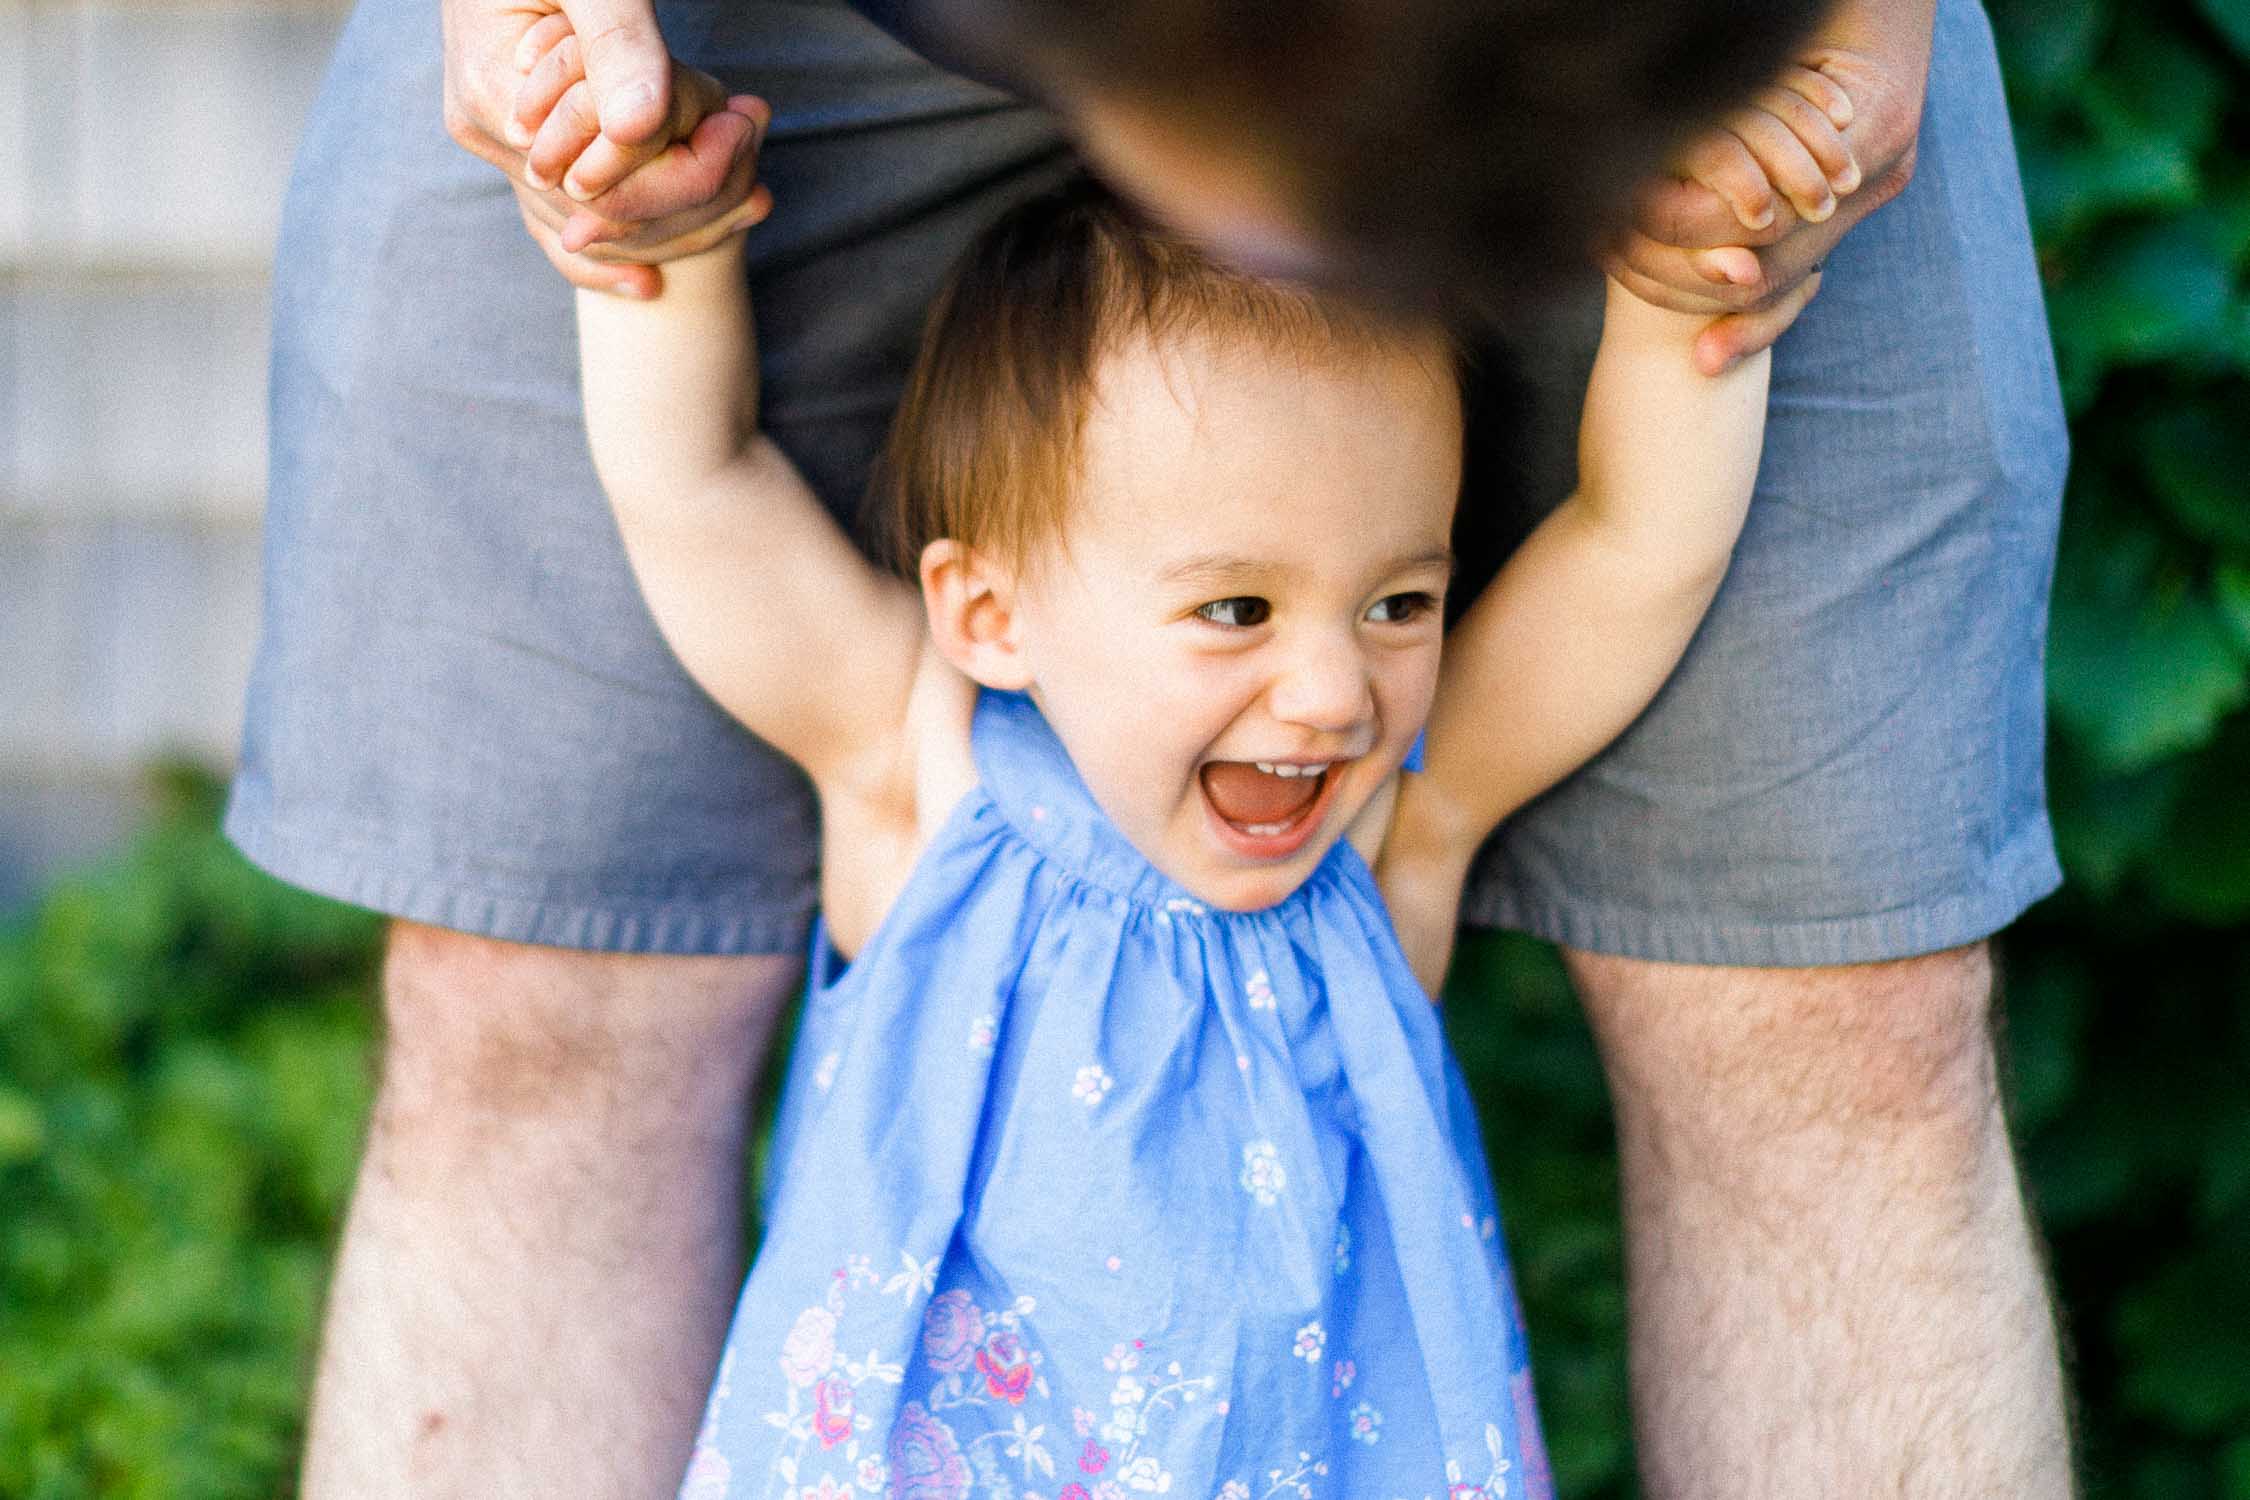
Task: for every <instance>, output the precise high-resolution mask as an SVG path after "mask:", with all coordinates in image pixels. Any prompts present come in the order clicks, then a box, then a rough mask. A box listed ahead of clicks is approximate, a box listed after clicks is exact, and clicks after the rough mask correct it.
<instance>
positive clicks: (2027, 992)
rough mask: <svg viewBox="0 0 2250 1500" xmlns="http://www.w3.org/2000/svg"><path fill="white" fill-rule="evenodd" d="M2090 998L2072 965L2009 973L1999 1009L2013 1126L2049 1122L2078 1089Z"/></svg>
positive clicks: (2032, 1126) (2021, 1128)
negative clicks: (2002, 1010)
mask: <svg viewBox="0 0 2250 1500" xmlns="http://www.w3.org/2000/svg"><path fill="white" fill-rule="evenodd" d="M2090 999H2091V996H2090V993H2089V986H2088V984H2087V981H2086V976H2085V975H2084V974H2082V973H2080V972H2078V971H2077V970H2076V969H2072V968H2066V967H2063V966H2061V965H2050V966H2048V967H2047V968H2045V969H2038V968H2034V969H2031V970H2029V971H2028V972H2025V973H2021V974H2011V975H2010V976H2009V979H2008V983H2007V986H2006V997H2005V1010H2004V1012H2003V1014H2004V1016H2005V1030H2004V1035H2005V1038H2006V1042H2007V1050H2006V1057H2007V1064H2008V1083H2009V1085H2010V1088H2009V1106H2010V1107H2009V1111H2008V1114H2009V1119H2010V1121H2011V1122H2012V1123H2013V1124H2014V1126H2015V1128H2016V1129H2017V1131H2019V1132H2029V1131H2033V1130H2037V1129H2039V1128H2040V1127H2041V1126H2043V1125H2045V1124H2047V1123H2048V1122H2049V1121H2050V1120H2052V1119H2054V1118H2055V1116H2056V1115H2057V1114H2059V1113H2060V1112H2061V1110H2062V1108H2063V1106H2064V1105H2065V1104H2067V1103H2068V1102H2069V1100H2070V1097H2071V1095H2072V1094H2073V1093H2074V1092H2075V1091H2076V1089H2077V1087H2078V1061H2079V1053H2080V1049H2081V1042H2080V1037H2081V1034H2082V1033H2083V1032H2084V1030H2085V1026H2086V1015H2087V1011H2088V1009H2089V1002H2090Z"/></svg>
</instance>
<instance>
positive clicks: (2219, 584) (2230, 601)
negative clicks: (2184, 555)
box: [2211, 563, 2250, 651]
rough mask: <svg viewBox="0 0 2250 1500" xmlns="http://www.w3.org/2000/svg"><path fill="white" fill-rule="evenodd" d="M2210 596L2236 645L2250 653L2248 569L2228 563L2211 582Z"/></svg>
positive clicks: (2249, 586) (2249, 568)
mask: <svg viewBox="0 0 2250 1500" xmlns="http://www.w3.org/2000/svg"><path fill="white" fill-rule="evenodd" d="M2211 596H2212V598H2213V599H2214V600H2215V601H2216V602H2217V603H2218V606H2219V615H2220V618H2222V619H2224V620H2225V621H2226V623H2227V628H2228V629H2229V630H2231V631H2233V632H2234V638H2235V641H2236V643H2237V644H2239V645H2240V646H2241V647H2242V649H2243V650H2245V651H2250V567H2245V566H2243V565H2241V564H2239V563H2229V564H2227V565H2226V566H2224V567H2222V568H2220V569H2219V570H2218V572H2217V574H2215V575H2214V576H2213V578H2212V580H2211Z"/></svg>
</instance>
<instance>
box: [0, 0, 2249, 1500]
mask: <svg viewBox="0 0 2250 1500" xmlns="http://www.w3.org/2000/svg"><path fill="white" fill-rule="evenodd" d="M1995 21H1996V25H1997V29H1998V32H1999V35H2000V39H2001V44H2002V50H2003V54H2004V58H2005V61H2006V63H2007V66H2008V69H2009V76H2010V86H2011V89H2012V98H2013V103H2014V107H2015V110H2016V113H2017V125H2018V140H2019V145H2020V149H2021V152H2022V156H2023V161H2024V171H2025V182H2026V191H2027V197H2028V200H2029V204H2030V208H2031V213H2032V218H2033V227H2034V232H2035V234H2036V236H2037V238H2038V241H2039V245H2040V252H2041V260H2042V265H2043V267H2044V269H2045V273H2046V275H2047V279H2048V291H2049V304H2050V309H2051V313H2052V317H2053V322H2054V332H2055V341H2056V345H2057V350H2058V355H2059V359H2060V362H2061V368H2062V371H2063V376H2064V383H2065V388H2066V393H2067V399H2068V402H2069V405H2070V409H2071V413H2072V431H2073V437H2074V442H2075V462H2074V468H2073V476H2072V481H2071V489H2070V494H2069V497H2068V502H2067V507H2066V517H2065V536H2064V547H2063V556H2062V562H2061V569H2060V576H2059V578H2058V582H2057V588H2056V596H2055V611H2054V629H2053V642H2052V648H2051V653H2050V695H2051V703H2052V707H2053V717H2054V724H2055V734H2054V740H2053V747H2052V748H2053V754H2052V766H2051V780H2052V800H2053V804H2054V811H2055V818H2056V824H2057V832H2058V836H2059V838H2060V841H2061V844H2062V847H2063V854H2064V862H2065V864H2066V866H2067V867H2068V869H2069V872H2070V876H2071V883H2070V885H2069V887H2068V888H2067V889H2066V891H2065V892H2064V894H2063V895H2061V896H2059V897H2057V898H2055V899H2054V900H2053V901H2051V902H2048V903H2047V904H2046V905H2044V906H2043V907H2042V908H2040V909H2039V910H2037V911H2035V912H2034V913H2033V914H2032V915H2031V916H2030V917H2029V918H2028V919H2026V921H2025V922H2023V923H2022V924H2021V925H2020V926H2019V927H2018V928H2017V930H2016V931H2015V933H2014V934H2012V935H2011V938H2010V940H2009V944H2008V959H2009V963H2008V970H2009V973H2008V983H2007V986H2006V991H2007V993H2006V1005H2005V1012H2006V1026H2007V1033H2006V1042H2007V1057H2008V1082H2009V1092H2010V1098H2011V1106H2012V1111H2013V1118H2014V1120H2015V1122H2016V1126H2017V1129H2018V1133H2019V1137H2020V1139H2021V1140H2022V1142H2023V1147H2024V1165H2025V1172H2026V1177H2027V1179H2028V1188H2029V1191H2030V1194H2031V1196H2032V1199H2033V1201H2034V1203H2035V1205H2036V1207H2037V1209H2038V1211H2039V1214H2040V1217H2041V1220H2042V1224H2043V1227H2044V1229H2045V1231H2046V1234H2047V1236H2048V1239H2049V1243H2050V1246H2051V1249H2052V1255H2053V1266H2054V1275H2055V1280H2056V1284H2057V1286H2058V1289H2059V1291H2060V1293H2061V1297H2062V1302H2063V1306H2064V1309H2065V1316H2066V1319H2067V1322H2068V1333H2069V1338H2070V1341H2071V1343H2072V1345H2073V1349H2074V1380H2075V1383H2076V1386H2077V1392H2078V1397H2079V1401H2080V1405H2081V1410H2082V1422H2081V1426H2082V1432H2083V1443H2084V1448H2085V1455H2086V1458H2085V1461H2086V1466H2087V1470H2088V1473H2089V1476H2090V1480H2091V1484H2090V1489H2091V1490H2092V1491H2093V1492H2095V1493H2099V1494H2105V1495H2119V1496H2126V1497H2132V1500H2141V1497H2147V1500H2250V1009H2246V1007H2245V1006H2244V1005H2243V1003H2242V998H2243V997H2244V996H2246V995H2250V930H2246V929H2250V708H2246V705H2250V299H2246V297H2245V291H2244V274H2243V273H2244V262H2245V259H2246V255H2250V161H2246V160H2245V154H2244V149H2243V148H2244V145H2245V141H2246V138H2250V118H2246V114H2250V111H2246V107H2245V100H2246V99H2250V91H2246V90H2245V88H2244V84H2245V82H2246V79H2250V0H2154V3H2150V4H2146V5H2130V6H2129V5H2126V4H2123V3H2121V0H1995ZM165 803H166V805H165V809H164V813H163V816H161V817H160V818H159V819H158V821H157V823H156V825H155V827H154V828H153V829H152V831H151V832H150V833H149V834H148V835H147V836H146V837H145V838H144V839H143V840H142V841H141V843H140V844H139V845H137V846H136V847H135V849H134V850H133V851H132V852H131V853H130V854H129V855H127V856H125V857H124V858H122V859H121V860H119V861H117V862H115V863H113V864H111V865H109V866H107V867H105V868H104V869H102V870H100V871H98V872H95V873H94V874H92V875H89V876H87V877H85V878H83V879H79V880H75V881H71V882H68V883H66V884H64V885H62V886H60V887H58V888H57V889H56V890H55V891H53V892H52V893H51V894H50V895H49V896H48V898H47V899H46V900H45V901H44V902H43V904H42V905H41V906H40V908H39V910H38V911H37V912H36V914H34V916H33V917H32V918H31V919H30V920H29V921H28V922H27V923H26V924H24V925H23V926H22V927H20V929H18V930H13V931H9V932H5V933H0V1497H9V1500H14V1497H24V1500H79V1497H91V1496H143V1495H146V1496H166V1497H174V1496H177V1497H186V1500H202V1497H221V1496H230V1497H231V1496H270V1495H277V1494H286V1493H287V1492H288V1490H289V1488H290V1479H289V1473H290V1467H291V1452H292V1450H293V1448H294V1446H295V1443H296V1440H297V1431H298V1424H299V1420H300V1412H301V1406H302V1390H303V1381H304V1377H305V1373H306V1370H307V1365H308V1356H309V1352H310V1341H311V1337H312V1328H313V1322H314V1318H315V1313H316V1304H317V1299H318V1295H319V1288H320V1285H321V1278H322V1275H323V1272H324V1267H325V1261H326V1257H327V1254H328V1252H329V1247H330V1245H331V1243H332V1239H333V1235H334V1233H335V1228H336V1224H337V1221H338V1217H339V1215H340V1212H341V1208H342V1204H343V1201H344V1195H345V1192H346V1190H347V1188H348V1185H349V1181H350V1176H351V1172H352V1166H353V1160H354V1156H355V1153H356V1147H357V1139H358V1132H359V1129H360V1125H361V1121H362V1117H363V1115H364V1111H365V1107H366V1101H367V1097H368V1090H367V1078H368V1046H369V1041H370V1030H371V1027H370V1014H371V1007H370V1005H369V1003H368V999H369V987H370V975H371V973H372V965H373V954H374V944H375V937H376V927H375V924H374V923H373V921H372V920H371V919H369V918H366V917H364V916H361V915H358V914H355V913H351V912H347V911H344V910H342V909H340V908H337V907H334V906H331V905H329V904H326V903H323V902H320V901H317V900H314V899H312V898H309V897H304V896H301V895H297V894H294V893H292V892H289V891H286V890H283V889H282V888H280V887H278V886H276V885H274V884H273V883H271V882H269V881H266V880H264V879H262V878H260V877H258V876H256V875H255V874H253V873H252V872H251V871H250V870H249V869H248V868H247V867H246V866H245V865H244V864H243V863H242V862H241V861H240V860H239V859H238V858H237V857H236V856H235V855H233V854H232V853H231V852H230V851H229V850H227V849H226V848H225V846H224V845H223V844H222V843H221V842H220V840H219V838H218V836H217V834H216V832H215V831H214V807H213V796H212V792H211V789H210V788H209V786H208V785H207V784H201V783H197V782H195V781H194V780H193V779H192V778H181V777H174V778H172V779H171V784H170V787H169V791H168V795H167V797H166V798H165ZM1454 993H1455V997H1456V1002H1457V1003H1456V1008H1455V1016H1454V1019H1455V1024H1456V1030H1457V1033H1458V1035H1457V1036H1456V1041H1457V1044H1458V1046H1459V1048H1460V1051H1461V1054H1462V1059H1463V1065H1464V1068H1465V1069H1466V1071H1467V1072H1468V1074H1469V1077H1470V1080H1471V1083H1472V1086H1473V1088H1474V1090H1475V1092H1476V1094H1477V1097H1478V1100H1479V1104H1480V1107H1481V1108H1482V1110H1483V1111H1484V1124H1485V1130H1486V1132H1487V1139H1488V1141H1489V1142H1490V1143H1491V1144H1492V1146H1493V1148H1494V1154H1495V1158H1496V1167H1497V1171H1498V1175H1499V1177H1500V1183H1501V1191H1502V1195H1503V1201H1504V1202H1505V1203H1506V1205H1507V1209H1508V1227H1509V1233H1510V1237H1511V1240H1512V1241H1513V1244H1514V1248H1515V1252H1516V1257H1517V1263H1518V1270H1519V1273H1520V1276H1521V1279H1522V1284H1523V1289H1524V1295H1525V1301H1526V1303H1527V1306H1528V1309H1529V1312H1530V1316H1531V1319H1532V1324H1533V1337H1534V1340H1535V1343H1536V1346H1537V1351H1538V1369H1539V1381H1540V1388H1541V1393H1542V1399H1543V1402H1544V1405H1545V1409H1546V1414H1547V1419H1548V1423H1549V1438H1550V1444H1551V1447H1552V1449H1553V1455H1554V1460H1555V1465H1556V1470H1557V1473H1558V1476H1559V1477H1560V1479H1561V1480H1562V1484H1563V1490H1564V1493H1565V1494H1567V1495H1570V1496H1573V1497H1604V1500H1613V1497H1619V1496H1624V1495H1628V1494H1630V1493H1631V1492H1632V1483H1631V1479H1630V1469H1631V1461H1632V1453H1631V1442H1630V1434H1629V1430H1628V1425H1627V1419H1626V1409H1625V1365H1624V1356H1623V1332H1624V1306H1623V1298H1622V1292H1621V1280H1620V1278H1621V1253H1620V1240H1619V1232H1618V1224H1617V1216H1616V1207H1615V1198H1616V1189H1617V1179H1616V1168H1615V1164H1614V1162H1613V1160H1612V1158H1611V1154H1610V1148H1609V1123H1608V1114H1607V1105H1606V1102H1605V1098H1604V1094H1603V1088H1602V1080H1601V1071H1600V1068H1599V1065H1598V1063H1597V1061H1596V1058H1595V1055H1594V1051H1593V1047H1592V1044H1591V1041H1590V1040H1589V1038H1588V1036H1587V1034H1586V1031H1585V1027H1584V1023H1583V1021H1582V1020H1581V1019H1580V1017H1579V1015H1578V1013H1577V1011H1576V1008H1575V1006H1574V1005H1573V1003H1572V1002H1571V1000H1570V998H1569V994H1568V991H1567V988H1566V986H1565V985H1564V982H1563V979H1562V975H1561V971H1560V969H1559V967H1558V965H1557V964H1556V962H1555V960H1554V957H1553V955H1552V953H1550V952H1549V951H1547V950H1545V949H1544V948H1542V947H1540V946H1539V945H1537V944H1532V943H1528V942H1525V941H1522V940H1520V939H1513V938H1499V937H1492V938H1480V939H1476V940H1473V941H1472V942H1471V943H1470V944H1468V945H1467V947H1466V948H1465V949H1464V953H1463V959H1462V962H1461V965H1460V968H1459V971H1458V973H1457V975H1456V978H1455V990H1454ZM1470 1014H1473V1016H1474V1024H1473V1025H1472V1024H1464V1018H1465V1017H1466V1016H1467V1015H1470Z"/></svg>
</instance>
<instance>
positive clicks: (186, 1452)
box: [0, 774, 376, 1500]
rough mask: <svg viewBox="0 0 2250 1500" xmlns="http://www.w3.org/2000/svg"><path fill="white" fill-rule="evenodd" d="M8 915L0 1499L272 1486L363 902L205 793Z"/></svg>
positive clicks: (320, 1224) (352, 998)
mask: <svg viewBox="0 0 2250 1500" xmlns="http://www.w3.org/2000/svg"><path fill="white" fill-rule="evenodd" d="M167 782H168V784H167V785H166V786H165V787H164V788H163V789H162V800H163V802H164V804H165V806H164V809H163V812H162V815H161V816H160V817H159V819H158V820H157V823H156V825H155V827H154V828H153V829H152V830H151V832H149V833H148V834H147V835H146V836H145V837H144V838H143V839H142V840H141V841H140V843H139V844H138V845H137V846H136V847H135V848H134V849H133V850H132V851H131V853H129V854H128V855H126V856H125V857H123V858H122V859H120V860H119V861H117V862H115V863H113V864H111V865H109V866H107V867H105V868H103V869H101V870H99V871H97V872H95V873H93V874H91V875H89V876H86V877H85V878H83V879H79V880H73V881H70V882H66V883H65V884H63V885H61V886H58V887H57V888H56V889H55V890H53V891H52V892H51V893H50V894H49V895H48V896H47V898H46V899H45V901H44V902H43V903H42V904H41V906H40V907H39V909H38V911H37V912H36V913H35V914H34V916H33V917H32V918H31V919H30V921H29V922H27V923H26V924H24V925H23V926H22V927H20V928H19V929H16V930H13V931H9V932H7V933H5V934H0V1206H4V1211H0V1495H4V1496H10V1497H22V1500H76V1497H80V1496H95V1495H100V1496H121V1497H129V1496H149V1497H159V1496H161V1497H166V1500H170V1497H180V1500H206V1497H209V1500H218V1497H231V1496H263V1495H274V1494H279V1493H284V1492H285V1491H286V1489H287V1488H288V1486H289V1482H290V1481H289V1479H288V1477H287V1476H288V1475H289V1474H290V1473H291V1471H292V1469H293V1467H294V1453H293V1449H294V1447H295V1443H296V1436H297V1431H298V1424H299V1417H300V1411H301V1408H302V1404H303V1388H304V1378H305V1371H306V1362H307V1356H308V1353H309V1350H310V1338H311V1330H312V1327H313V1324H314V1319H315V1315H316V1311H317V1307H318V1300H319V1295H320V1287H321V1284H322V1280H323V1277H324V1275H325V1271H326V1261H327V1257H328V1254H329V1250H330V1242H331V1238H332V1235H333V1232H334V1228H335V1224H336V1218H337V1213H338V1209H339V1206H340V1204H341V1203H342V1201H343V1197H344V1194H345V1192H346V1190H347V1188H348V1187H349V1185H350V1181H351V1175H352V1171H353V1168H354V1164H355V1161H356V1157H357V1150H358V1139H359V1131H360V1126H361V1121H362V1119H363V1117H364V1114H365V1111H366V1104H367V1098H368V1080H367V1049H368V1039H369V1022H368V1017H369V1010H368V1007H367V1005H366V1003H365V997H366V995H367V991H368V983H369V975H370V973H371V962H372V952H373V942H374V934H375V931H376V926H375V923H374V921H373V920H372V919H371V918H369V917H367V916H365V915H363V914H361V913H357V912H351V911H347V910H345V909H343V908H341V907H337V906H333V905H331V904H329V903H326V902H322V901H319V900H316V899H315V898H313V897H309V896H304V895H300V894H298V893H296V892H294V891H290V890H287V889H285V888H283V887H281V886H278V885H276V884H275V883H273V882H272V881H270V880H267V879H265V878H264V877H262V876H260V875H258V874H257V873H256V872H254V871H253V870H251V869H250V867H249V866H248V865H246V864H244V863H243V861H242V860H241V858H240V856H238V855H236V854H235V853H234V852H233V851H232V850H231V849H229V848H227V847H226V845H225V844H224V843H223V842H222V841H221V840H220V838H219V837H218V834H217V832H216V829H215V826H214V825H215V821H216V804H215V793H214V791H213V789H212V788H211V786H210V784H209V782H208V781H207V780H203V779H198V778H195V777H193V776H192V775H188V774H179V775H174V776H171V777H169V778H167Z"/></svg>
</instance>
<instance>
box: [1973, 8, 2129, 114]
mask: <svg viewBox="0 0 2250 1500" xmlns="http://www.w3.org/2000/svg"><path fill="white" fill-rule="evenodd" d="M1990 10H1991V13H1992V25H1993V31H1994V34H1995V37H1996V39H1997V40H1998V42H1999V46H2000V60H2001V62H2002V64H2003V65H2004V66H2005V67H2006V69H2007V74H2008V83H2009V86H2010V87H2011V88H2013V89H2015V90H2017V91H2018V92H2019V93H2022V94H2024V95H2025V96H2027V97H2029V98H2034V99H2043V98H2049V97H2052V96H2054V95H2056V94H2059V93H2061V92H2062V91H2063V90H2064V89H2066V88H2068V87H2069V86H2070V85H2071V84H2073V83H2075V82H2077V81H2078V79H2079V78H2081V77H2082V76H2084V74H2085V72H2086V69H2087V67H2088V66H2089V65H2090V64H2091V63H2092V62H2093V59H2094V49H2095V47H2096V46H2097V45H2098V44H2099V43H2100V41H2101V36H2102V31H2103V29H2104V28H2103V22H2104V20H2105V19H2106V15H2105V12H2106V10H2107V7H2106V6H2104V5H2103V4H2102V3H2101V0H1992V4H1991V6H1990Z"/></svg>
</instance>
